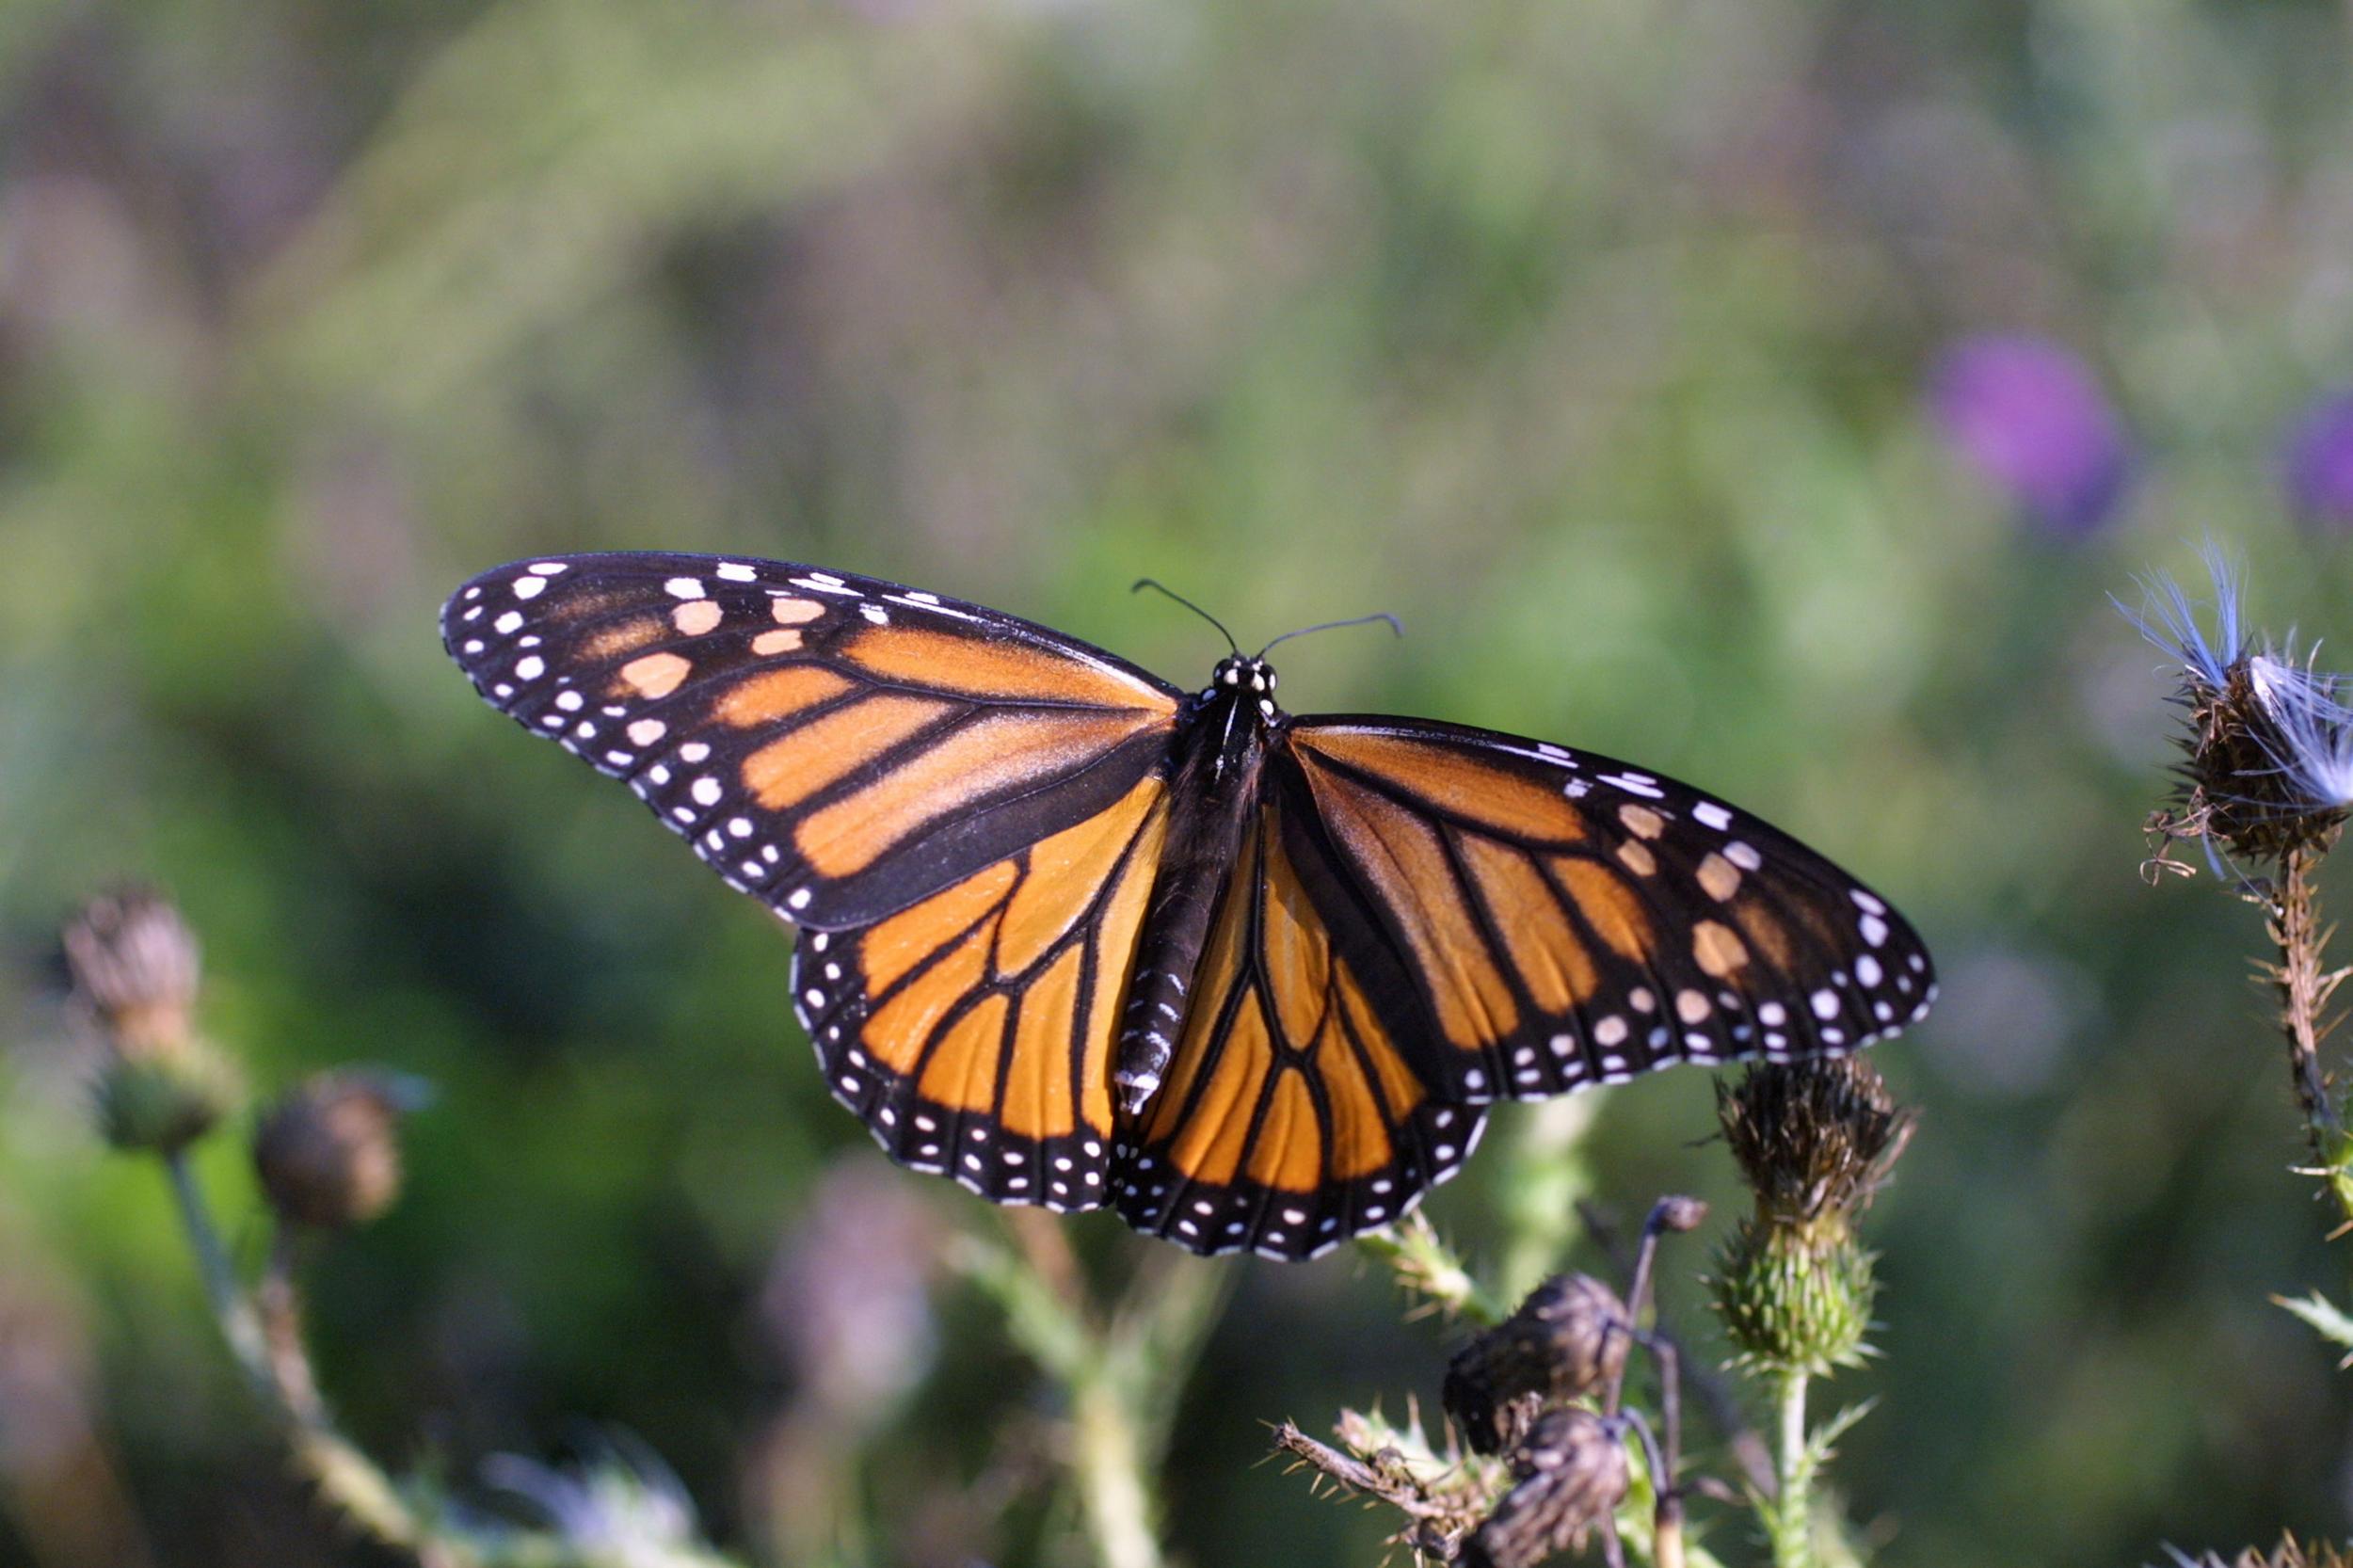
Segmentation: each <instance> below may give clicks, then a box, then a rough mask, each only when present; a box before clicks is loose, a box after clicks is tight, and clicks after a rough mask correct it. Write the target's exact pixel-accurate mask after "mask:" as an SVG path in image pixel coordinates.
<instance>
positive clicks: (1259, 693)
mask: <svg viewBox="0 0 2353 1568" xmlns="http://www.w3.org/2000/svg"><path fill="white" fill-rule="evenodd" d="M1274 681H1275V677H1274V666H1273V664H1268V663H1267V662H1266V660H1265V659H1263V658H1261V657H1258V656H1257V655H1255V654H1248V653H1237V654H1234V655H1232V656H1231V657H1229V658H1225V659H1220V660H1219V661H1218V662H1217V668H1216V669H1214V670H1212V671H1210V672H1209V690H1208V691H1206V692H1203V693H1202V694H1201V696H1202V698H1203V700H1205V701H1212V702H1213V701H1216V700H1217V699H1219V698H1221V697H1225V698H1231V699H1232V700H1233V701H1234V702H1235V704H1236V705H1237V706H1239V707H1242V708H1256V709H1257V711H1258V712H1259V713H1260V714H1261V715H1262V716H1263V717H1265V718H1268V719H1273V717H1275V715H1276V713H1277V712H1279V710H1277V709H1276V707H1275V706H1274Z"/></svg>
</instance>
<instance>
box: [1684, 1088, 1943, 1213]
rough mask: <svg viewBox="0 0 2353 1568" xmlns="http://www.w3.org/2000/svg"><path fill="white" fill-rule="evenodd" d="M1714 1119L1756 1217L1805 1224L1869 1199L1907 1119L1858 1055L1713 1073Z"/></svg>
mask: <svg viewBox="0 0 2353 1568" xmlns="http://www.w3.org/2000/svg"><path fill="white" fill-rule="evenodd" d="M1716 1116H1717V1120H1718V1121H1719V1122H1720V1123H1721V1125H1722V1127H1723V1131H1724V1141H1725V1142H1726V1143H1727V1144H1730V1145H1731V1146H1732V1157H1733V1158H1734V1159H1735V1160H1737V1161H1739V1165H1740V1174H1741V1175H1742V1176H1745V1177H1746V1178H1747V1179H1748V1184H1749V1188H1750V1190H1751V1191H1753V1192H1755V1194H1756V1206H1757V1214H1758V1217H1759V1218H1760V1219H1762V1220H1767V1221H1770V1222H1773V1223H1778V1224H1792V1225H1804V1224H1809V1223H1811V1222H1813V1221H1816V1220H1818V1219H1820V1218H1822V1217H1823V1216H1824V1215H1825V1214H1832V1215H1839V1216H1844V1215H1847V1214H1850V1213H1852V1212H1854V1211H1855V1210H1857V1209H1859V1208H1862V1207H1863V1206H1864V1205H1865V1204H1867V1203H1869V1202H1870V1199H1871V1195H1872V1194H1873V1193H1874V1192H1877V1191H1878V1189H1879V1187H1880V1185H1881V1182H1883V1181H1885V1180H1886V1178H1887V1173H1888V1171H1889V1169H1890V1168H1891V1167H1893V1166H1894V1165H1895V1163H1896V1161H1897V1159H1898V1158H1899V1157H1900V1156H1901V1155H1902V1154H1903V1152H1904V1146H1905V1145H1906V1144H1909V1143H1910V1142H1911V1141H1912V1130H1913V1122H1914V1117H1913V1113H1912V1112H1910V1111H1907V1110H1904V1109H1902V1108H1901V1107H1899V1106H1897V1104H1896V1101H1895V1099H1894V1097H1893V1096H1890V1095H1889V1094H1888V1092H1887V1085H1886V1084H1885V1083H1884V1082H1882V1081H1881V1079H1880V1075H1879V1073H1878V1072H1877V1071H1876V1070H1875V1069H1873V1068H1872V1067H1871V1066H1870V1064H1867V1063H1865V1061H1863V1059H1862V1058H1860V1057H1847V1058H1845V1059H1843V1060H1840V1061H1813V1062H1775V1063H1768V1064H1764V1065H1761V1066H1756V1067H1752V1068H1750V1069H1749V1071H1748V1072H1747V1073H1746V1074H1745V1075H1744V1076H1743V1077H1742V1078H1741V1080H1740V1081H1739V1082H1738V1083H1737V1084H1735V1083H1729V1082H1727V1081H1725V1080H1722V1079H1718V1080H1716Z"/></svg>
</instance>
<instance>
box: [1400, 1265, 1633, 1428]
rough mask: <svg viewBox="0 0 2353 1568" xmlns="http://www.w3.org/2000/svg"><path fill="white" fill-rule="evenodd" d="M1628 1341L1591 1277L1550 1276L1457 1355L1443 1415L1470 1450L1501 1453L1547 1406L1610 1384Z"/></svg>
mask: <svg viewBox="0 0 2353 1568" xmlns="http://www.w3.org/2000/svg"><path fill="white" fill-rule="evenodd" d="M1632 1337H1633V1323H1632V1320H1631V1319H1630V1317H1629V1316H1628V1314H1627V1312H1626V1309H1625V1303H1624V1302H1621V1301H1620V1300H1619V1299H1618V1297H1617V1293H1616V1292H1615V1291H1613V1290H1611V1289H1610V1288H1609V1287H1608V1286H1606V1285H1604V1284H1602V1283H1601V1282H1600V1281H1599V1280H1597V1279H1594V1278H1593V1277H1592V1276H1591V1275H1589V1274H1555V1275H1554V1276H1553V1277H1552V1278H1550V1279H1548V1280H1546V1281H1545V1282H1544V1283H1543V1284H1542V1285H1539V1286H1538V1287H1536V1288H1535V1289H1534V1290H1531V1291H1530V1292H1529V1296H1528V1299H1527V1300H1526V1301H1524V1302H1522V1303H1521V1304H1520V1305H1519V1309H1518V1310H1517V1311H1515V1312H1513V1314H1512V1316H1511V1317H1509V1318H1507V1319H1505V1320H1503V1321H1502V1322H1500V1323H1497V1325H1496V1326H1495V1327H1494V1328H1492V1329H1489V1330H1488V1331H1487V1332H1486V1333H1484V1334H1481V1335H1480V1336H1478V1337H1477V1338H1475V1339H1473V1340H1472V1341H1471V1342H1470V1343H1469V1344H1467V1345H1465V1346H1464V1347H1463V1348H1462V1349H1461V1350H1460V1351H1458V1352H1455V1355H1454V1359H1453V1361H1452V1362H1451V1363H1449V1365H1448V1367H1447V1371H1446V1386H1445V1390H1444V1396H1443V1397H1444V1399H1445V1402H1446V1409H1447V1414H1448V1415H1449V1416H1452V1417H1453V1418H1454V1422H1455V1424H1456V1425H1457V1426H1459V1427H1460V1428H1461V1429H1462V1431H1463V1435H1464V1437H1465V1440H1467V1441H1468V1442H1469V1444H1470V1446H1471V1448H1473V1449H1474V1450H1476V1451H1477V1452H1480V1453H1482V1454H1492V1453H1500V1452H1501V1451H1502V1450H1503V1449H1504V1448H1508V1447H1510V1446H1511V1444H1512V1442H1513V1439H1514V1438H1515V1437H1516V1436H1517V1435H1518V1433H1519V1432H1520V1430H1521V1429H1522V1428H1523V1427H1525V1426H1527V1424H1528V1423H1529V1420H1530V1418H1531V1417H1532V1416H1534V1414H1535V1412H1536V1411H1537V1410H1538V1409H1539V1408H1541V1407H1542V1406H1543V1405H1544V1404H1545V1403H1546V1402H1550V1401H1557V1400H1568V1399H1574V1398H1576V1397H1577V1395H1579V1394H1586V1393H1591V1392H1592V1391H1593V1390H1594V1389H1596V1388H1599V1387H1601V1386H1602V1385H1603V1384H1608V1383H1610V1382H1612V1381H1614V1380H1615V1379H1616V1378H1617V1377H1618V1376H1619V1374H1620V1372H1621V1371H1622V1370H1623V1369H1624V1368H1625V1352H1626V1347H1627V1345H1628V1343H1629V1342H1630V1341H1631V1340H1632Z"/></svg>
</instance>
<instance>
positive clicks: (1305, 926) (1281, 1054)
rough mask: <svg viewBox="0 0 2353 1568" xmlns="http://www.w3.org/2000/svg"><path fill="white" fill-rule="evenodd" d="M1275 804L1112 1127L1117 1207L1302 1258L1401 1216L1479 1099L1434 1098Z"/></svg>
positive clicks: (1466, 1138) (1209, 1240) (1141, 1224)
mask: <svg viewBox="0 0 2353 1568" xmlns="http://www.w3.org/2000/svg"><path fill="white" fill-rule="evenodd" d="M1280 812H1281V805H1280V802H1279V801H1278V800H1277V799H1274V798H1270V799H1269V800H1268V801H1267V802H1266V803H1265V804H1264V805H1262V806H1261V808H1260V809H1259V811H1258V812H1257V823H1256V824H1255V826H1254V828H1253V829H1252V831H1251V832H1250V833H1249V835H1248V837H1247V839H1246V840H1245V843H1244V847H1243V852H1242V855H1241V858H1240V859H1239V860H1238V861H1237V862H1236V864H1235V866H1234V869H1233V872H1232V874H1231V876H1230V877H1229V878H1228V880H1227V882H1226V885H1225V891H1224V893H1223V894H1222V895H1221V897H1220V899H1219V903H1218V907H1217V911H1216V914H1215V916H1214V918H1213V920H1212V923H1211V926H1210V935H1209V942H1208V945H1207V947H1206V949H1205V951H1204V952H1203V955H1202V962H1201V967H1200V968H1199V969H1198V970H1197V971H1196V973H1195V976H1194V980H1193V987H1192V992H1191V1006H1190V1007H1189V1009H1188V1011H1187V1014H1186V1020H1185V1024H1184V1032H1183V1034H1182V1036H1181V1038H1180V1039H1179V1040H1178V1042H1177V1049H1176V1053H1175V1055H1174V1057H1173V1059H1172V1064H1171V1070H1170V1076H1169V1079H1168V1080H1167V1081H1166V1082H1165V1083H1163V1084H1162V1085H1161V1086H1160V1091H1159V1093H1158V1094H1156V1095H1155V1096H1153V1097H1152V1099H1151V1100H1150V1101H1149V1102H1148V1103H1147V1104H1146V1105H1145V1106H1144V1109H1143V1111H1142V1112H1140V1113H1138V1114H1137V1115H1136V1116H1135V1117H1133V1118H1132V1119H1131V1120H1130V1122H1129V1124H1128V1126H1127V1127H1126V1128H1123V1136H1122V1140H1121V1153H1122V1155H1123V1157H1124V1159H1123V1163H1122V1167H1121V1169H1120V1171H1119V1173H1118V1183H1119V1186H1118V1193H1117V1197H1118V1205H1119V1210H1120V1212H1121V1213H1122V1214H1123V1215H1125V1216H1126V1217H1127V1219H1128V1223H1129V1224H1132V1225H1134V1226H1135V1227H1136V1228H1137V1229H1139V1230H1143V1231H1145V1232H1148V1233H1150V1234H1153V1235H1158V1236H1164V1237H1166V1238H1168V1239H1169V1240H1172V1241H1176V1242H1177V1243H1178V1244H1179V1245H1182V1246H1185V1247H1189V1248H1191V1249H1192V1250H1193V1251H1194V1252H1205V1253H1221V1252H1232V1251H1236V1250H1239V1249H1242V1248H1249V1249H1252V1250H1255V1251H1257V1252H1260V1253H1263V1254H1266V1255H1268V1256H1275V1257H1287V1258H1296V1257H1311V1256H1316V1255H1317V1254H1319V1253H1321V1252H1324V1251H1327V1250H1328V1249H1330V1248H1331V1247H1333V1246H1335V1245H1337V1243H1338V1242H1340V1241H1341V1240H1345V1239H1346V1238H1348V1237H1350V1236H1353V1235H1354V1234H1356V1233H1357V1232H1359V1231H1362V1230H1366V1229H1369V1228H1371V1227H1372V1226H1375V1225H1382V1224H1389V1223H1391V1222H1393V1221H1395V1220H1397V1219H1398V1218H1400V1217H1401V1216H1402V1215H1403V1214H1404V1213H1405V1212H1406V1211H1407V1210H1409V1209H1410V1208H1413V1207H1414V1205H1415V1204H1417V1202H1419V1201H1420V1199H1421V1196H1422V1194H1423V1193H1424V1192H1427V1191H1428V1190H1429V1189H1430V1188H1431V1187H1433V1186H1434V1185H1435V1184H1436V1183H1438V1182H1441V1181H1444V1180H1445V1179H1446V1178H1447V1177H1449V1176H1452V1175H1453V1174H1454V1173H1455V1171H1456V1170H1457V1169H1459V1168H1460V1167H1461V1165H1462V1162H1463V1160H1465V1159H1466V1158H1468V1156H1469V1154H1470V1150H1471V1148H1472V1146H1473V1145H1474V1144H1476V1143H1477V1142H1478V1140H1479V1133H1480V1129H1481V1117H1482V1115H1483V1112H1481V1110H1479V1109H1478V1108H1477V1107H1474V1106H1466V1105H1460V1104H1455V1103H1452V1102H1450V1101H1448V1100H1446V1099H1443V1098H1441V1097H1440V1096H1435V1095H1433V1092H1432V1091H1431V1089H1430V1088H1429V1086H1428V1085H1427V1084H1426V1082H1425V1081H1424V1080H1423V1079H1422V1077H1421V1076H1420V1075H1418V1074H1417V1073H1416V1072H1415V1070H1414V1068H1413V1066H1412V1064H1411V1061H1410V1047H1409V1046H1407V1045H1406V1044H1405V1043H1404V1042H1401V1040H1400V1039H1399V1038H1398V1037H1397V1035H1396V1034H1395V1033H1394V1032H1392V1027H1391V1025H1390V1023H1389V1022H1388V1021H1387V1020H1386V1019H1385V1017H1384V1016H1383V1011H1382V1009H1381V1008H1379V1007H1378V1006H1377V1005H1376V1002H1375V998H1374V991H1373V989H1372V988H1371V987H1369V985H1368V984H1367V980H1366V978H1365V977H1364V975H1363V974H1362V973H1361V972H1360V971H1359V969H1358V968H1356V965H1355V962H1354V961H1353V959H1352V958H1350V957H1349V956H1348V955H1346V954H1343V953H1342V952H1340V951H1339V950H1338V947H1337V944H1336V943H1335V942H1334V940H1333V936H1332V933H1331V931H1330V929H1329V927H1328V926H1327V925H1326V924H1325V921H1324V920H1323V918H1322V916H1321V913H1320V912H1319V911H1318V909H1317V906H1316V904H1315V903H1314V902H1313V901H1312V900H1311V899H1310V897H1309V896H1308V892H1307V889H1306V886H1305V880H1304V879H1303V877H1302V874H1301V871H1300V868H1299V867H1298V866H1297V865H1296V864H1295V855H1296V854H1298V853H1302V852H1305V853H1312V848H1311V846H1308V845H1299V844H1298V841H1297V840H1295V839H1292V838H1290V836H1287V835H1286V834H1285V833H1284V831H1283V824H1282V823H1281V821H1280ZM1295 845H1296V846H1297V847H1294V846H1295Z"/></svg>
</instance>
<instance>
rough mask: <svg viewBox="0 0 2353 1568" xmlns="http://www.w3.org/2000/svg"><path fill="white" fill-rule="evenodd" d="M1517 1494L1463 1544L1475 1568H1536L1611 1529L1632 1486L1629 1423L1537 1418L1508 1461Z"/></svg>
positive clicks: (1573, 1414) (1563, 1413)
mask: <svg viewBox="0 0 2353 1568" xmlns="http://www.w3.org/2000/svg"><path fill="white" fill-rule="evenodd" d="M1511 1467H1512V1480H1513V1487H1512V1489H1511V1490H1510V1491H1509V1492H1506V1493H1505V1494H1504V1495H1503V1496H1502V1498H1501V1499H1500V1500H1498V1501H1497V1504H1496V1506H1495V1512H1492V1513H1490V1514H1488V1516H1487V1520H1486V1522H1485V1523H1484V1524H1482V1525H1481V1526H1480V1527H1479V1528H1477V1529H1475V1530H1473V1531H1471V1533H1470V1536H1469V1537H1468V1539H1466V1540H1465V1542H1464V1543H1463V1551H1462V1556H1461V1559H1460V1560H1461V1561H1463V1562H1464V1563H1465V1564H1468V1565H1470V1568H1532V1565H1533V1564H1535V1563H1539V1562H1542V1561H1544V1560H1545V1559H1547V1558H1550V1557H1553V1556H1554V1555H1556V1554H1558V1553H1560V1552H1563V1551H1573V1550H1575V1549H1577V1548H1578V1547H1581V1546H1582V1545H1584V1544H1585V1538H1586V1537H1587V1535H1589V1534H1591V1533H1592V1532H1593V1530H1594V1529H1595V1528H1604V1529H1607V1528H1609V1521H1610V1519H1611V1516H1612V1514H1613V1513H1614V1512H1615V1511H1616V1509H1617V1506H1618V1504H1619V1503H1620V1502H1622V1501H1624V1500H1625V1494H1626V1485H1627V1479H1628V1470H1627V1465H1626V1456H1625V1435H1624V1423H1622V1422H1620V1421H1615V1420H1605V1419H1603V1418H1602V1417H1601V1416H1595V1415H1593V1413H1591V1412H1590V1411H1584V1410H1551V1411H1546V1412H1545V1414H1544V1415H1543V1416H1540V1417H1538V1419H1537V1421H1536V1423H1535V1425H1534V1426H1532V1427H1530V1428H1529V1431H1528V1435H1527V1436H1526V1437H1525V1438H1523V1439H1522V1440H1521V1443H1520V1446H1519V1447H1518V1448H1516V1449H1514V1450H1513V1454H1512V1459H1511Z"/></svg>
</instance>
